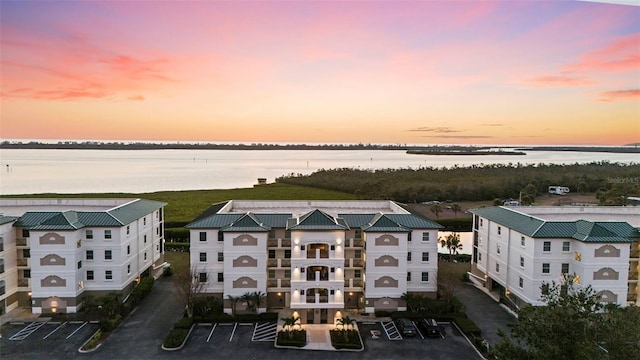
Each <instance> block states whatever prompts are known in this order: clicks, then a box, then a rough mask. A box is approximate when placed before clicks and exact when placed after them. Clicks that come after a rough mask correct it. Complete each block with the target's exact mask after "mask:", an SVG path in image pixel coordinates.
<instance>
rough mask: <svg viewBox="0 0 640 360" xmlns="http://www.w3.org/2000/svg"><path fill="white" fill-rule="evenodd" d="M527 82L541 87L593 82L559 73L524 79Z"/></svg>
mask: <svg viewBox="0 0 640 360" xmlns="http://www.w3.org/2000/svg"><path fill="white" fill-rule="evenodd" d="M526 82H527V83H529V84H533V85H536V86H542V87H557V86H584V85H591V84H594V83H595V82H594V81H592V80H589V79H586V78H584V77H572V76H561V75H544V76H538V77H536V78H532V79H529V80H527V81H526Z"/></svg>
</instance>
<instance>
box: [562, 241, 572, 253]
mask: <svg viewBox="0 0 640 360" xmlns="http://www.w3.org/2000/svg"><path fill="white" fill-rule="evenodd" d="M562 251H571V242H570V241H563V242H562Z"/></svg>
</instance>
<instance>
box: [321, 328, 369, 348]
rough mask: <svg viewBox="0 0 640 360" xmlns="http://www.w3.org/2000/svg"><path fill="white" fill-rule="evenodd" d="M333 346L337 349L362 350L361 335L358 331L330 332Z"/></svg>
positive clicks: (338, 330) (340, 330) (336, 330)
mask: <svg viewBox="0 0 640 360" xmlns="http://www.w3.org/2000/svg"><path fill="white" fill-rule="evenodd" d="M329 334H330V335H331V346H333V347H334V348H336V349H351V350H362V341H361V340H360V333H358V331H357V330H343V329H335V330H330V331H329Z"/></svg>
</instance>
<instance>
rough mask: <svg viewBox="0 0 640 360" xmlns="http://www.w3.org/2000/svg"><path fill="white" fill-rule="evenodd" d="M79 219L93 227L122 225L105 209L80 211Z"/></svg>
mask: <svg viewBox="0 0 640 360" xmlns="http://www.w3.org/2000/svg"><path fill="white" fill-rule="evenodd" d="M78 220H79V221H80V222H81V223H83V224H85V225H86V226H92V227H115V226H118V227H119V226H122V224H121V223H120V222H119V221H118V220H116V218H114V217H113V216H111V215H109V214H107V213H106V212H104V211H87V212H79V213H78Z"/></svg>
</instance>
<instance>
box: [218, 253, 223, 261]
mask: <svg viewBox="0 0 640 360" xmlns="http://www.w3.org/2000/svg"><path fill="white" fill-rule="evenodd" d="M218 261H219V262H223V261H224V253H223V252H221V251H220V252H218Z"/></svg>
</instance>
